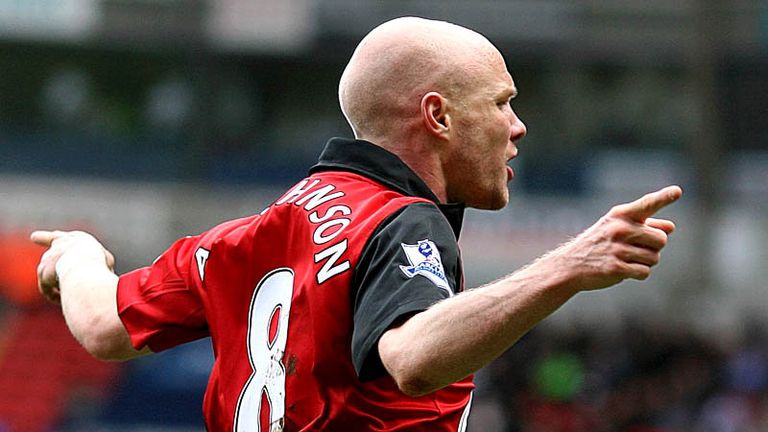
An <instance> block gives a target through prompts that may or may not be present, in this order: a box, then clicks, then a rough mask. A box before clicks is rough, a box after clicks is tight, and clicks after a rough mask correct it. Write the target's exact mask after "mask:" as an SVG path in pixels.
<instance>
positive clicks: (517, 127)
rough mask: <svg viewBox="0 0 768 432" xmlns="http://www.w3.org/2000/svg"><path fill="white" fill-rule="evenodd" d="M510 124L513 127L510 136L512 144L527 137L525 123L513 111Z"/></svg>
mask: <svg viewBox="0 0 768 432" xmlns="http://www.w3.org/2000/svg"><path fill="white" fill-rule="evenodd" d="M510 122H511V125H512V127H511V131H510V134H509V140H510V141H512V142H515V141H517V140H520V139H523V137H525V134H527V133H528V128H526V127H525V123H523V121H522V120H520V117H518V116H517V114H516V113H515V112H514V111H512V117H511V118H510Z"/></svg>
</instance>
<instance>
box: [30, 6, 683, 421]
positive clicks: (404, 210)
mask: <svg viewBox="0 0 768 432" xmlns="http://www.w3.org/2000/svg"><path fill="white" fill-rule="evenodd" d="M516 94H517V89H516V87H515V84H514V81H513V80H512V77H511V76H510V75H509V73H508V72H507V69H506V65H505V63H504V59H503V58H502V56H501V54H500V53H499V52H498V50H497V49H496V48H495V47H494V46H493V45H492V44H491V43H490V42H489V41H488V40H486V39H485V38H484V37H483V36H481V35H479V34H477V33H475V32H473V31H471V30H468V29H465V28H462V27H459V26H456V25H453V24H449V23H445V22H436V21H430V20H425V19H420V18H400V19H395V20H393V21H390V22H387V23H384V24H383V25H381V26H379V27H377V28H376V29H374V30H373V31H372V32H371V33H370V34H368V35H367V36H366V37H365V38H364V39H363V41H362V42H361V43H360V45H359V46H358V47H357V49H356V50H355V52H354V54H353V56H352V58H351V60H350V62H349V65H348V66H347V68H346V70H345V71H344V74H343V76H342V78H341V81H340V85H339V99H340V103H341V107H342V111H343V112H344V114H345V116H346V118H347V119H348V121H349V123H350V125H351V127H352V129H353V131H354V134H355V137H356V140H354V141H353V140H343V139H334V140H331V141H330V142H329V143H328V145H327V146H326V148H325V150H324V151H323V153H322V155H321V157H320V161H319V163H318V164H317V165H316V166H314V167H313V168H312V170H311V172H310V176H309V177H308V178H306V179H304V180H302V181H300V182H299V183H297V184H296V185H295V186H294V187H293V188H291V189H290V190H289V191H288V192H286V193H285V194H284V195H283V196H282V197H280V198H279V199H278V200H277V201H275V203H273V204H272V205H270V206H269V207H268V208H267V209H266V210H264V211H263V212H261V214H259V215H255V216H252V217H248V218H244V219H240V220H235V221H231V222H227V223H224V224H222V225H220V226H217V227H215V228H213V229H211V230H210V231H208V232H206V233H203V234H201V235H199V236H195V237H187V238H184V239H181V240H179V241H178V242H177V243H176V244H174V245H173V246H172V247H171V248H170V249H169V250H168V251H166V252H165V253H164V254H163V255H162V256H161V257H160V258H158V260H157V261H155V263H153V264H152V265H151V266H149V267H146V268H142V269H138V270H135V271H133V272H130V273H127V274H124V275H122V276H120V277H118V276H116V275H115V274H114V273H113V272H112V271H111V268H112V265H113V263H114V260H113V258H112V256H111V254H110V253H109V252H107V251H106V250H105V249H104V248H103V247H102V246H101V245H100V244H99V243H98V241H97V240H96V239H94V238H93V237H91V236H90V235H88V234H85V233H80V232H72V233H65V232H58V231H53V232H48V231H39V232H36V233H33V234H32V239H33V240H34V241H35V242H36V243H38V244H41V245H43V246H48V247H50V249H49V250H48V251H47V252H46V254H45V255H44V256H43V258H42V260H41V263H40V265H39V267H38V275H39V283H40V287H41V290H42V292H43V294H44V295H45V296H47V297H48V298H50V299H51V300H54V301H61V304H62V310H63V313H64V316H65V318H66V320H67V323H68V325H69V327H70V329H71V330H72V333H73V334H74V336H75V337H76V338H77V339H78V340H79V341H80V342H81V343H82V344H83V346H84V347H85V348H86V349H87V350H88V351H89V352H91V353H92V354H93V355H94V356H96V357H99V358H103V359H128V358H132V357H135V356H138V355H141V354H145V353H149V352H151V351H159V350H163V349H166V348H170V347H172V346H175V345H178V344H180V343H184V342H187V341H190V340H193V339H197V338H201V337H205V336H209V335H210V336H211V340H212V343H213V347H214V352H215V355H216V361H215V364H214V368H213V371H212V373H211V378H210V381H209V386H208V389H207V391H206V397H205V402H204V410H205V415H206V423H207V426H208V428H209V429H210V430H215V431H219V430H237V431H241V430H242V431H245V430H271V431H279V430H329V431H337V430H355V431H364V430H424V431H440V430H445V431H449V430H450V431H455V430H462V429H463V428H464V427H465V426H466V419H467V416H468V413H469V407H470V402H471V393H472V388H473V385H472V382H471V376H472V373H474V372H475V371H477V370H478V369H480V368H481V367H483V366H485V365H487V364H488V363H489V362H491V361H492V360H493V359H495V358H496V357H497V356H498V355H500V354H501V353H502V352H503V351H505V350H506V349H508V348H509V347H510V346H511V345H512V344H514V343H515V341H516V340H517V339H518V338H520V337H521V336H522V335H523V334H525V332H526V331H528V330H529V329H530V328H531V327H532V326H533V325H535V324H536V323H537V322H539V321H540V320H541V319H543V318H544V317H546V316H548V315H549V314H550V313H552V312H553V311H554V310H556V309H557V308H558V307H559V306H561V305H562V304H563V303H565V302H566V301H567V300H568V299H570V298H571V297H573V296H574V295H576V294H577V293H578V292H580V291H585V290H592V289H599V288H604V287H607V286H611V285H614V284H616V283H618V282H620V281H621V280H623V279H626V278H635V279H645V278H647V277H648V276H649V274H650V268H651V267H652V266H654V265H655V264H657V263H658V262H659V251H660V250H661V249H662V248H663V247H664V246H665V244H666V243H667V236H668V235H669V234H670V233H671V232H672V231H673V230H674V224H673V223H672V222H670V221H667V220H661V219H654V218H651V216H652V215H653V214H654V213H655V212H656V211H658V210H659V209H661V208H662V207H664V206H666V205H668V204H670V203H672V202H673V201H675V200H677V199H678V198H679V197H680V196H681V194H682V191H681V190H680V188H678V187H676V186H671V187H668V188H665V189H662V190H660V191H658V192H655V193H651V194H648V195H646V196H644V197H642V198H641V199H639V200H637V201H634V202H631V203H628V204H623V205H619V206H616V207H614V208H613V209H611V210H610V211H609V212H608V213H607V214H606V215H605V216H604V217H603V218H601V219H600V220H599V221H598V222H597V223H596V224H595V225H593V226H592V227H590V228H589V229H587V230H586V231H584V232H583V233H582V234H580V235H579V236H578V237H576V238H575V239H573V240H572V241H570V242H568V243H567V244H565V245H563V246H561V247H560V248H558V249H556V250H554V251H552V252H550V253H548V254H547V255H545V256H543V257H542V258H540V259H539V260H537V261H535V262H534V263H532V264H531V265H529V266H527V267H525V268H523V269H521V270H519V271H517V272H516V273H513V274H511V275H509V276H507V277H505V278H503V279H501V280H499V281H496V282H494V283H491V284H489V285H487V286H485V287H483V288H480V289H475V290H470V291H464V289H463V282H462V281H463V279H462V268H461V259H460V256H459V252H458V247H457V238H458V233H459V231H460V228H461V221H462V216H463V209H464V207H465V206H470V207H475V208H481V209H499V208H502V207H504V206H505V205H506V204H507V202H508V201H509V192H508V189H507V183H508V182H509V181H510V180H511V179H512V177H513V172H512V169H511V168H509V166H507V163H508V162H509V161H510V160H511V159H513V158H514V157H515V156H516V155H517V152H518V149H517V142H518V141H519V140H520V139H522V138H523V136H524V135H525V133H526V129H525V126H524V125H523V123H522V122H521V121H520V120H519V119H518V117H517V116H516V114H515V113H514V111H513V110H512V108H511V106H510V101H511V100H512V99H513V98H514V97H515V95H516ZM115 298H117V302H115Z"/></svg>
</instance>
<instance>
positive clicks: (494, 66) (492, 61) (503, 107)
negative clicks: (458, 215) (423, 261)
mask: <svg viewBox="0 0 768 432" xmlns="http://www.w3.org/2000/svg"><path fill="white" fill-rule="evenodd" d="M494 54H495V55H494V56H492V57H490V56H489V58H487V62H486V63H487V64H483V65H482V67H480V68H478V69H477V71H473V72H476V73H473V74H472V80H471V82H469V83H467V88H466V89H464V90H466V91H461V92H459V93H458V97H453V98H452V99H453V102H454V105H453V106H454V110H453V122H454V123H453V127H454V128H455V131H456V134H455V140H454V142H453V144H454V145H453V146H452V152H451V157H450V158H449V160H450V161H449V163H448V164H447V168H446V177H447V179H448V181H447V192H448V201H449V202H463V203H465V204H466V205H467V206H468V207H474V208H480V209H489V210H496V209H500V208H503V207H504V206H506V205H507V203H508V202H509V189H508V188H507V183H508V182H509V181H510V180H512V177H513V175H514V173H513V171H512V168H510V167H509V166H508V165H507V163H508V162H509V161H510V160H511V159H512V158H514V157H515V156H517V146H516V144H515V142H516V141H517V140H519V139H522V138H523V137H524V136H525V133H526V128H525V125H524V124H523V122H522V121H520V119H519V118H518V117H517V115H516V114H515V112H514V111H513V110H512V107H511V106H510V101H511V100H512V98H514V97H515V96H516V95H517V89H516V88H515V84H514V81H513V80H512V77H511V76H510V74H509V72H508V71H507V69H506V65H505V64H504V60H503V58H502V57H501V54H499V53H498V52H495V53H494Z"/></svg>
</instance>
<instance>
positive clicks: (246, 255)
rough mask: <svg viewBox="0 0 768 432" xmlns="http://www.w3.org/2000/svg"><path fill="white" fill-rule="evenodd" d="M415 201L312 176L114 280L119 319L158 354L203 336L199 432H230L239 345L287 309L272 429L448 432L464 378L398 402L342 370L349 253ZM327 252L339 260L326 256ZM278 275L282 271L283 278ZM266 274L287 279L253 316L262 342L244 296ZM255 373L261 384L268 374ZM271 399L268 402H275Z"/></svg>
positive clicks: (347, 359) (246, 367)
mask: <svg viewBox="0 0 768 432" xmlns="http://www.w3.org/2000/svg"><path fill="white" fill-rule="evenodd" d="M315 180H318V182H317V183H315ZM328 185H333V188H332V189H329V190H327V191H326V193H325V197H328V196H330V195H333V194H335V193H337V192H339V191H340V192H342V193H343V196H340V197H338V198H334V199H330V200H329V201H326V202H322V201H323V195H314V196H313V195H312V193H313V192H315V191H318V190H321V189H322V188H324V187H326V186H328ZM300 189H306V191H305V192H303V193H301V191H300ZM416 201H424V200H423V199H420V198H412V197H405V196H403V195H401V194H399V193H397V192H394V191H391V190H389V189H387V188H385V187H384V186H382V185H380V184H378V183H376V182H374V181H371V180H369V179H367V178H365V177H362V176H359V175H357V174H352V173H340V172H324V173H318V174H315V175H313V176H311V177H309V179H308V181H307V182H306V183H304V182H300V183H299V184H298V185H297V187H296V188H294V189H292V190H291V191H289V192H287V193H286V194H285V195H284V196H283V198H281V199H280V200H278V201H277V202H276V203H275V204H274V205H272V206H271V207H270V208H269V209H267V211H265V212H263V213H262V215H257V216H253V217H249V218H244V219H240V220H236V221H232V222H228V223H225V224H223V225H220V226H218V227H215V228H213V229H211V230H210V231H208V232H206V233H204V234H202V235H200V236H196V237H189V238H186V239H182V240H180V241H178V242H177V243H176V244H174V245H173V246H172V247H171V248H170V249H169V250H168V251H167V252H166V253H164V254H163V255H162V256H161V257H160V258H159V259H158V260H157V261H156V262H155V263H154V264H153V265H152V266H150V267H146V268H142V269H139V270H136V271H133V272H131V273H128V274H126V275H123V276H122V277H121V278H120V282H119V288H118V308H119V311H120V316H121V318H122V320H123V322H124V324H125V326H126V328H127V329H128V331H129V333H130V335H131V339H132V341H133V344H134V346H135V347H136V348H141V347H142V346H144V345H148V346H150V347H151V348H152V349H153V350H155V351H158V350H162V349H166V348H169V347H171V346H174V345H177V344H179V343H183V342H187V341H190V340H193V339H197V338H200V337H204V336H206V335H209V334H210V336H211V337H212V343H213V347H214V352H215V355H216V360H215V363H214V367H213V371H212V373H211V376H210V380H209V385H208V389H207V391H206V396H205V401H204V414H205V417H206V424H207V426H208V429H209V430H211V431H225V430H232V429H233V425H234V424H235V416H236V410H238V403H239V402H238V401H239V400H240V399H241V398H244V396H243V394H242V393H243V389H244V387H245V386H246V382H249V383H250V384H249V385H251V384H252V383H251V382H250V381H249V380H252V381H254V382H255V381H257V379H256V378H251V375H252V373H253V367H252V363H257V361H254V359H253V358H249V337H250V343H251V349H252V351H251V352H253V349H256V350H266V349H267V346H268V345H267V343H268V342H267V340H268V339H269V338H270V335H269V332H270V330H269V329H274V326H276V325H277V326H278V329H277V330H276V331H277V332H278V333H279V332H280V331H281V330H280V327H279V326H280V324H275V320H278V321H279V320H280V315H279V314H282V313H284V311H285V310H286V309H287V307H290V312H289V313H288V315H286V316H287V317H288V320H289V321H288V323H287V327H288V333H287V339H286V345H285V352H284V354H283V355H282V357H281V359H280V366H281V367H282V368H283V369H284V371H285V380H284V382H285V403H284V407H285V419H284V430H286V431H320V430H324V431H341V430H355V431H396V430H409V431H421V430H423V431H449V430H450V431H456V430H457V429H458V426H459V423H460V420H461V417H462V413H463V412H464V409H465V407H466V406H467V404H468V402H469V398H470V394H471V391H472V389H473V387H474V386H473V384H472V379H471V377H470V378H467V379H465V380H463V381H461V382H459V383H457V384H454V385H451V386H448V387H446V388H444V389H442V390H440V391H438V392H435V393H433V394H430V395H427V396H424V397H420V398H410V397H407V396H405V395H403V394H402V393H400V392H399V390H398V389H397V388H396V386H395V384H394V382H393V380H392V379H391V378H390V377H389V376H385V377H381V378H378V379H376V380H373V381H369V382H365V383H364V382H361V381H360V380H358V378H357V376H356V373H355V371H354V367H353V365H352V359H351V348H350V346H351V339H352V305H351V299H350V284H351V283H352V277H353V273H354V268H355V265H356V263H357V260H358V257H359V255H360V253H361V251H362V249H363V247H364V245H365V243H366V241H367V239H368V237H369V236H370V235H371V233H372V232H373V230H374V229H375V228H376V226H377V225H378V224H379V222H381V221H382V220H383V219H384V218H386V217H387V216H388V215H390V214H391V213H392V212H394V211H395V210H397V209H399V208H401V207H402V206H404V205H407V204H410V203H413V202H416ZM347 210H349V213H347ZM342 219H347V220H348V222H345V221H341V220H342ZM332 221H335V222H332ZM337 222H338V223H337ZM344 246H346V247H344ZM200 248H203V249H204V250H202V252H200V251H201V249H200ZM206 250H207V251H210V254H209V255H208V257H207V261H206V264H205V266H204V281H201V279H200V273H199V271H200V268H199V266H198V262H199V261H200V256H196V254H202V255H205V254H206V252H205V251H206ZM329 251H340V252H341V253H340V255H339V256H338V257H335V256H332V255H330V252H329ZM345 263H346V264H345ZM323 268H325V273H324V272H323ZM280 269H290V271H291V272H292V276H289V272H288V271H286V270H283V271H282V273H281V271H280ZM276 270H277V273H275V272H274V271H276ZM270 272H273V273H270ZM334 272H338V273H336V274H334ZM276 274H278V275H282V276H284V277H286V278H287V277H293V279H294V281H293V294H292V298H291V300H290V305H286V304H282V303H279V304H278V306H279V308H277V307H276V308H274V309H271V310H272V315H271V316H259V317H257V320H258V319H261V320H266V321H265V322H266V324H265V326H266V327H265V330H264V331H263V334H260V333H259V330H257V329H258V326H255V325H252V326H251V327H252V328H251V330H250V331H249V315H250V308H251V307H252V303H253V300H254V291H255V290H256V289H257V287H260V288H259V290H262V289H263V292H264V293H265V294H264V295H267V293H268V292H273V291H269V290H270V288H266V287H267V285H268V282H269V281H274V280H276V279H274V278H272V277H271V276H275V275H276ZM261 284H264V285H261ZM262 286H264V287H265V288H261V287H262ZM260 292H261V291H260ZM278 309H279V311H278ZM268 314H269V313H268ZM276 340H277V341H279V337H278V338H276ZM272 342H274V340H273V341H272ZM274 343H276V344H278V345H279V343H280V342H274ZM253 346H255V347H256V348H253ZM251 357H252V356H251ZM259 372H260V376H270V377H273V375H272V370H261V371H259ZM278 374H279V370H278ZM273 378H274V377H273ZM270 379H272V378H270ZM277 382H279V380H277ZM257 390H258V389H257ZM263 396H264V393H263V392H261V393H258V392H257V394H256V395H254V396H253V398H252V399H251V401H252V402H251V403H252V405H250V406H249V409H254V408H253V406H254V405H253V404H256V403H257V402H256V401H263V400H266V399H265V398H263ZM271 397H273V398H274V400H275V401H276V402H275V403H279V396H275V395H271ZM262 405H263V403H262ZM241 408H243V409H245V408H246V406H245V405H243V407H241ZM265 409H266V408H265V407H262V410H261V411H262V412H261V413H255V414H254V415H255V418H256V419H259V418H260V415H259V414H264V410H265ZM271 409H273V410H274V409H275V407H274V406H273V407H272V408H271ZM240 414H248V413H243V412H240ZM256 421H258V420H256ZM241 426H242V425H241ZM254 428H255V427H254Z"/></svg>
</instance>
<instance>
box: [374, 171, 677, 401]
mask: <svg viewBox="0 0 768 432" xmlns="http://www.w3.org/2000/svg"><path fill="white" fill-rule="evenodd" d="M680 196H682V190H681V189H680V188H679V187H677V186H670V187H667V188H664V189H662V190H659V191H657V192H654V193H650V194H647V195H645V196H643V197H642V198H640V199H638V200H637V201H634V202H631V203H627V204H622V205H618V206H616V207H614V208H612V209H611V210H610V211H609V212H608V213H607V214H606V215H605V216H603V217H602V218H601V219H600V220H599V221H597V223H595V224H594V225H593V226H592V227H590V228H588V229H587V230H586V231H584V232H583V233H581V234H580V235H579V236H577V237H576V238H574V239H573V240H571V241H570V242H568V243H566V244H564V245H562V246H561V247H559V248H557V249H555V250H554V251H552V252H549V253H548V254H546V255H544V256H543V257H541V258H539V259H538V260H536V261H534V262H533V263H532V264H530V265H528V266H527V267H524V268H523V269H521V270H519V271H517V272H515V273H512V274H511V275H509V276H507V277H505V278H502V279H500V280H498V281H496V282H493V283H491V284H488V285H486V286H484V287H482V288H479V289H474V290H470V291H466V292H464V293H461V294H459V295H456V296H454V297H451V298H449V299H446V300H444V301H441V302H440V303H438V304H436V305H434V306H433V307H431V308H429V309H427V310H426V311H424V312H420V313H417V314H415V315H414V316H412V317H411V318H409V319H408V320H407V321H405V322H404V323H403V324H402V325H400V326H398V327H394V328H392V329H390V330H388V331H387V332H385V333H384V334H383V335H382V337H381V338H380V339H379V344H378V349H379V356H380V358H381V361H382V363H383V364H384V367H385V368H386V369H387V371H388V372H389V373H390V375H392V377H393V378H394V379H395V381H396V382H397V384H398V386H399V387H400V389H401V390H402V391H403V392H405V393H406V394H409V395H412V396H418V395H422V394H426V393H430V392H432V391H435V390H438V389H440V388H442V387H444V386H446V385H449V384H451V383H453V382H456V381H458V380H460V379H462V378H464V377H466V376H467V375H469V374H471V373H474V372H476V371H477V370H479V369H480V368H482V367H483V366H485V365H487V364H488V363H490V362H491V361H493V360H494V359H495V358H497V357H498V356H499V355H501V354H502V353H503V352H504V351H505V350H507V349H508V348H509V347H510V346H512V344H514V343H515V342H516V341H517V340H518V339H519V338H520V337H522V336H523V335H524V334H525V333H526V332H528V330H530V329H531V328H532V327H533V326H534V325H535V324H537V323H538V322H539V321H541V320H542V319H544V318H546V317H547V316H548V315H550V314H551V313H552V312H554V311H555V310H557V309H558V308H559V307H560V306H562V305H563V304H564V303H565V302H567V301H568V300H569V299H570V298H571V297H573V296H575V295H576V294H577V293H578V292H580V291H587V290H594V289H600V288H605V287H609V286H612V285H615V284H616V283H618V282H621V281H622V280H624V279H627V278H632V279H640V280H643V279H646V278H647V277H648V276H649V275H650V271H651V267H652V266H654V265H656V264H657V263H658V262H659V252H660V250H661V249H662V248H663V247H664V246H665V245H666V243H667V238H668V235H669V234H671V233H672V231H674V229H675V225H674V224H673V223H672V222H671V221H668V220H663V219H654V218H651V216H652V215H653V214H654V213H656V212H657V211H658V210H660V209H661V208H663V207H665V206H667V205H669V204H671V203H672V202H674V201H676V200H677V199H679V198H680Z"/></svg>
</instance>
